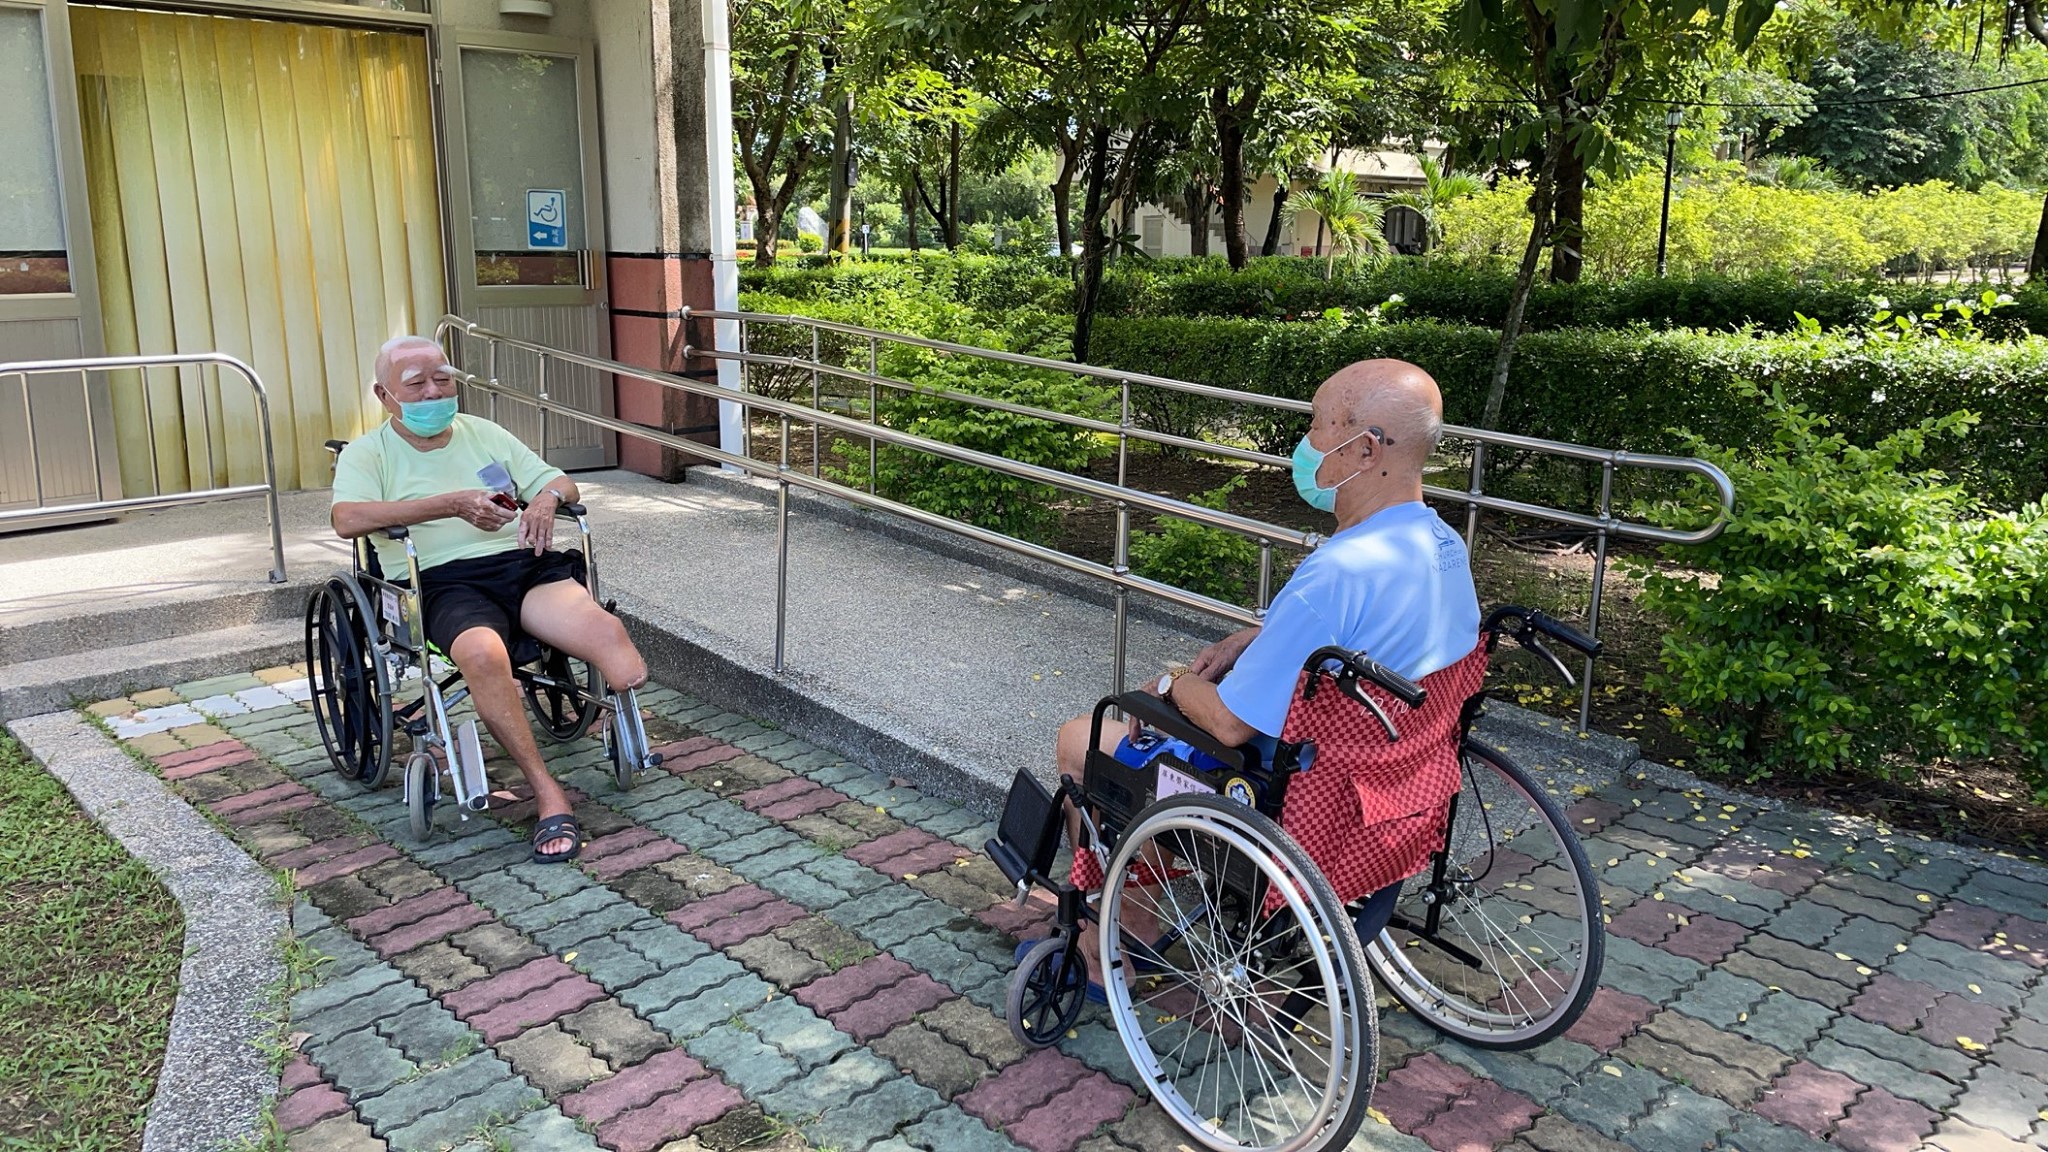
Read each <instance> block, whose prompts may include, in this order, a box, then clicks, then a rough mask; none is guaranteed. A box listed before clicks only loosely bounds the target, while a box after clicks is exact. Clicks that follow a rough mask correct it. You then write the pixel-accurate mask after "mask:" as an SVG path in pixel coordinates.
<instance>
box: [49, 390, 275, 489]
mask: <svg viewBox="0 0 2048 1152" xmlns="http://www.w3.org/2000/svg"><path fill="white" fill-rule="evenodd" d="M21 386H22V387H23V388H24V389H25V388H27V387H28V375H27V374H26V373H23V374H22V377H21ZM78 402H79V403H80V404H81V405H83V406H84V407H85V442H86V443H87V444H90V445H92V498H93V499H95V500H105V499H106V498H107V473H106V470H105V469H103V468H101V467H100V435H99V428H98V426H97V424H96V423H95V422H94V420H93V416H92V372H91V371H90V370H89V369H85V368H80V369H79V370H78ZM264 423H266V424H267V423H269V420H268V418H266V419H265V420H264Z"/></svg>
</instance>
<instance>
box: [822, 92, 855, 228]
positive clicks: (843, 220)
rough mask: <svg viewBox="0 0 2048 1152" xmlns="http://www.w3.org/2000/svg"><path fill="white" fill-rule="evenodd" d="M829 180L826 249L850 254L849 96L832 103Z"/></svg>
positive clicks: (850, 133) (850, 124) (851, 174)
mask: <svg viewBox="0 0 2048 1152" xmlns="http://www.w3.org/2000/svg"><path fill="white" fill-rule="evenodd" d="M833 104H834V108H833V110H832V177H831V193H830V201H829V203H828V206H827V210H826V211H827V215H826V226H825V232H826V241H827V242H826V248H827V250H828V251H832V252H836V253H838V254H839V255H841V256H844V255H847V254H848V253H850V252H852V251H853V94H852V93H851V92H849V93H847V94H846V95H845V96H844V97H841V98H839V99H836V100H834V101H833Z"/></svg>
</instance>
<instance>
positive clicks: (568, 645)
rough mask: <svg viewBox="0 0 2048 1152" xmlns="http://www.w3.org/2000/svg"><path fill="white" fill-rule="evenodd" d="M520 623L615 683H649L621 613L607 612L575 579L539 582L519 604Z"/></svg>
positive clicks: (623, 685)
mask: <svg viewBox="0 0 2048 1152" xmlns="http://www.w3.org/2000/svg"><path fill="white" fill-rule="evenodd" d="M519 627H520V628H521V629H522V630H523V631H524V632H525V633H526V634H527V635H528V636H531V637H533V638H534V639H536V640H538V641H540V642H541V643H543V644H546V645H547V646H548V647H550V648H558V649H560V650H561V651H563V652H567V653H568V654H569V655H571V656H574V657H576V658H577V659H579V660H588V661H590V662H591V663H592V664H595V665H597V670H598V671H599V672H602V673H604V679H605V683H607V684H610V685H611V686H612V687H613V688H620V689H624V688H638V687H640V686H641V685H643V684H645V683H647V661H645V660H642V659H641V658H640V651H639V649H637V648H635V647H633V640H632V638H631V637H629V636H627V635H626V626H625V625H624V624H621V623H619V618H618V617H616V616H614V615H612V614H611V613H609V612H607V611H605V610H604V609H603V608H602V607H601V606H599V604H598V603H597V601H595V600H592V599H591V598H590V593H589V592H587V591H585V590H584V587H583V585H581V584H578V583H576V582H575V581H574V580H557V581H555V582H553V583H551V584H542V585H540V586H539V587H537V588H535V589H533V590H532V591H531V592H528V593H527V594H526V599H525V600H523V601H521V602H520V604H519Z"/></svg>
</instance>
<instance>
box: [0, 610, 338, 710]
mask: <svg viewBox="0 0 2048 1152" xmlns="http://www.w3.org/2000/svg"><path fill="white" fill-rule="evenodd" d="M304 643H305V641H304V627H303V625H301V623H300V622H299V620H298V619H297V618H296V617H294V618H289V619H282V620H263V621H259V622H257V623H251V624H238V625H235V626H233V627H227V628H216V629H213V630H210V631H205V632H192V633H186V634H182V635H173V636H164V637H159V638H157V639H154V640H148V641H144V642H142V643H138V644H122V645H118V646H114V647H106V648H94V649H88V650H84V651H77V652H70V653H67V654H65V655H61V656H49V657H44V658H43V659H40V660H26V661H21V662H18V663H13V664H7V665H0V720H7V719H10V718H13V717H18V716H36V715H40V714H42V713H44V712H53V711H56V710H58V709H62V708H68V707H70V706H72V705H73V704H75V703H79V702H84V701H94V700H107V699H111V698H113V697H115V696H120V695H122V694H124V693H127V692H130V691H140V690H143V689H148V688H160V687H163V686H164V685H166V684H180V683H183V682H185V681H187V680H202V679H205V678H207V677H209V676H224V675H228V674H230V673H234V672H247V671H249V670H250V669H252V668H267V667H270V666H272V665H275V664H285V663H289V662H291V661H293V660H296V659H299V657H300V656H301V655H302V651H303V647H304Z"/></svg>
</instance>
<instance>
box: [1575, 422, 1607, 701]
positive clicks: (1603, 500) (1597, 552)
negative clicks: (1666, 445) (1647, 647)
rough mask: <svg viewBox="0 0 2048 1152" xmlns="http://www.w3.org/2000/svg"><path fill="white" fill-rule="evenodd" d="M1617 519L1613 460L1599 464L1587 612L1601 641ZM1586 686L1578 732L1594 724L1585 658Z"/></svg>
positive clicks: (1590, 628)
mask: <svg viewBox="0 0 2048 1152" xmlns="http://www.w3.org/2000/svg"><path fill="white" fill-rule="evenodd" d="M1613 519H1614V461H1613V460H1611V459H1610V460H1607V461H1605V462H1603V463H1602V464H1601V465H1600V524H1601V527H1600V530H1599V531H1598V532H1596V533H1594V543H1593V602H1592V604H1591V605H1590V606H1589V607H1588V609H1587V611H1586V635H1588V636H1591V637H1592V638H1593V639H1595V640H1598V639H1599V638H1600V594H1601V592H1602V591H1603V590H1605V588H1606V586H1607V524H1608V522H1610V521H1611V520H1613ZM1583 678H1584V680H1585V684H1584V685H1582V686H1581V688H1580V693H1579V731H1580V732H1584V731H1586V730H1587V728H1588V727H1589V726H1590V725H1591V724H1592V722H1593V658H1592V657H1591V656H1588V657H1586V670H1585V675H1584V677H1583Z"/></svg>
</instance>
